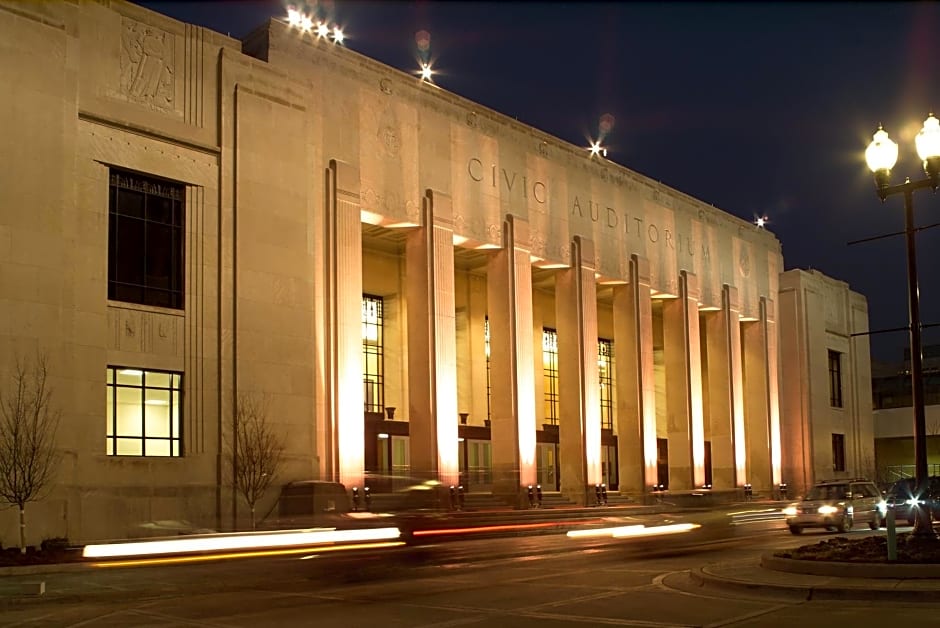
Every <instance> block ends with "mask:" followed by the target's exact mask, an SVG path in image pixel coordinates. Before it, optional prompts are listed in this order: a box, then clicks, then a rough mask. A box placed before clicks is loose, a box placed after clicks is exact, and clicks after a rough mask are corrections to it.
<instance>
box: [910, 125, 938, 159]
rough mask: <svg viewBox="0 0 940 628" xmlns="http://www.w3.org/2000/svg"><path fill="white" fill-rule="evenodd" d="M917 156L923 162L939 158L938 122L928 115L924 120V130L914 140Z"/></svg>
mask: <svg viewBox="0 0 940 628" xmlns="http://www.w3.org/2000/svg"><path fill="white" fill-rule="evenodd" d="M914 144H915V145H916V147H917V155H918V156H919V157H920V158H921V159H922V160H923V161H927V160H928V159H931V158H934V157H940V120H937V118H936V117H934V115H933V114H930V115H929V116H928V117H927V119H926V120H924V128H922V129H921V130H920V133H918V134H917V136H916V137H915V138H914Z"/></svg>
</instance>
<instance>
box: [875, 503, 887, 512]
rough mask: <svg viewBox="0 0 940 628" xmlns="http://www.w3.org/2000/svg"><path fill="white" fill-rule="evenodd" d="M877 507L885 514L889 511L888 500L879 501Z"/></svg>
mask: <svg viewBox="0 0 940 628" xmlns="http://www.w3.org/2000/svg"><path fill="white" fill-rule="evenodd" d="M877 508H878V512H880V513H881V514H885V513H886V512H888V502H886V501H885V500H881V501H880V502H878V506H877Z"/></svg>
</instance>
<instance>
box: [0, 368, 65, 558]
mask: <svg viewBox="0 0 940 628" xmlns="http://www.w3.org/2000/svg"><path fill="white" fill-rule="evenodd" d="M47 376H48V367H47V360H46V356H45V355H44V354H39V355H37V357H36V359H35V362H34V363H32V364H30V363H29V361H26V362H23V361H21V360H20V359H19V358H17V360H16V364H15V366H14V370H13V372H12V373H11V375H10V381H9V385H8V386H0V498H2V499H3V500H4V501H6V502H7V503H9V504H10V505H11V506H17V507H18V508H19V510H20V551H21V552H22V553H24V554H25V553H26V504H27V503H29V502H31V501H35V500H38V499H41V498H42V496H43V493H44V491H45V489H46V488H47V487H48V484H49V482H50V480H51V479H52V476H53V474H54V473H55V470H56V466H57V461H58V458H57V457H56V452H55V436H56V431H57V430H58V428H59V417H60V413H59V411H58V410H57V409H56V408H54V407H53V405H52V402H51V400H52V389H51V388H50V387H49V385H48V381H47Z"/></svg>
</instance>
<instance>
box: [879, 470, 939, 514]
mask: <svg viewBox="0 0 940 628" xmlns="http://www.w3.org/2000/svg"><path fill="white" fill-rule="evenodd" d="M927 480H928V482H927V491H926V493H925V494H923V495H918V496H916V497H915V495H914V494H915V492H916V488H917V481H916V480H915V479H914V478H903V479H901V480H898V481H897V482H895V483H894V484H892V485H891V488H889V489H888V494H887V497H886V498H885V501H886V503H887V506H888V508H889V509H890V510H893V511H894V517H895V519H896V520H897V521H899V522H900V521H907V523H908V525H914V507H915V505H919V506H920V507H922V508H926V509H927V510H928V511H929V512H930V514H931V517H932V518H933V519H935V520H936V519H940V476H936V475H934V476H931V477H929V478H928V479H927Z"/></svg>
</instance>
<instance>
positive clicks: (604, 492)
mask: <svg viewBox="0 0 940 628" xmlns="http://www.w3.org/2000/svg"><path fill="white" fill-rule="evenodd" d="M601 499H602V500H604V505H605V506H606V505H607V485H606V484H601Z"/></svg>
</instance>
